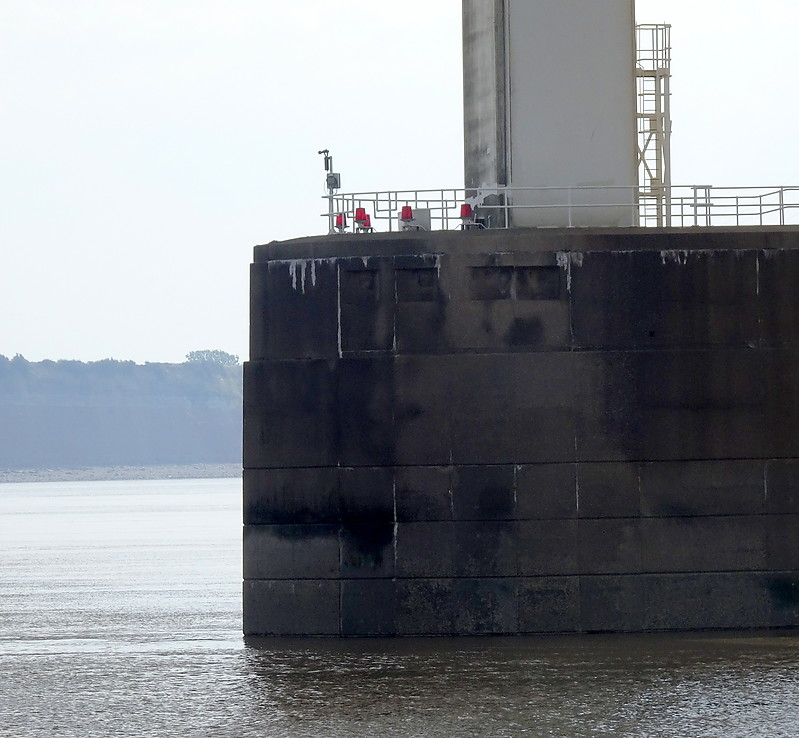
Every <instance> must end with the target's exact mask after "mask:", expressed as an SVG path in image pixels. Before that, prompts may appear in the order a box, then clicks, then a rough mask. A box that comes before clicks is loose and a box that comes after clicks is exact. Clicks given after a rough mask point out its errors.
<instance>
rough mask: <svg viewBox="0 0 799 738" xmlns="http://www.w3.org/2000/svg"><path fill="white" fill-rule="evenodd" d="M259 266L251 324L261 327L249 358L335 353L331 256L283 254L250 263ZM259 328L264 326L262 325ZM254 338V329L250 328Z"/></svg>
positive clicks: (334, 279)
mask: <svg viewBox="0 0 799 738" xmlns="http://www.w3.org/2000/svg"><path fill="white" fill-rule="evenodd" d="M254 268H255V269H257V270H259V271H262V270H265V272H266V273H265V274H263V273H262V275H261V279H262V280H263V281H262V282H261V285H260V288H261V290H262V292H261V295H260V296H259V297H257V298H256V297H254V298H253V299H254V300H258V302H259V303H260V304H258V305H254V306H253V311H252V314H255V312H256V310H257V312H261V311H263V313H262V314H261V315H260V316H259V317H258V320H257V321H256V325H255V326H254V328H255V329H256V330H257V326H258V325H259V323H260V325H261V326H262V327H263V329H262V330H261V331H258V333H260V334H261V336H262V340H261V341H258V340H256V343H255V345H254V346H253V347H251V349H252V350H253V351H254V353H253V354H252V358H266V359H298V358H334V357H336V356H337V354H338V310H337V295H336V290H337V287H336V284H337V274H336V272H337V265H336V263H335V261H332V260H315V259H288V260H281V261H273V262H270V263H269V264H256V265H254ZM264 329H265V330H264ZM253 333H254V335H255V338H256V339H257V338H258V333H256V331H254V332H253Z"/></svg>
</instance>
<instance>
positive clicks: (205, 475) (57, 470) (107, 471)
mask: <svg viewBox="0 0 799 738" xmlns="http://www.w3.org/2000/svg"><path fill="white" fill-rule="evenodd" d="M235 477H241V463H235V464H163V465H154V466H80V467H52V468H40V469H0V484H9V483H14V482H100V481H113V480H136V479H141V480H144V479H226V478H235Z"/></svg>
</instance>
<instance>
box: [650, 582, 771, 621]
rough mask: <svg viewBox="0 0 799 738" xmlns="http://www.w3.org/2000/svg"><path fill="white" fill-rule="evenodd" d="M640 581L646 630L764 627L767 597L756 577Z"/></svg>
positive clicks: (767, 609) (767, 615) (767, 608)
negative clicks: (642, 589)
mask: <svg viewBox="0 0 799 738" xmlns="http://www.w3.org/2000/svg"><path fill="white" fill-rule="evenodd" d="M642 581H643V583H644V591H645V609H646V618H645V621H644V627H645V628H646V629H647V630H704V629H711V628H763V627H767V626H768V623H769V617H770V608H769V597H768V594H767V592H766V590H765V588H764V586H763V582H762V580H761V579H760V577H759V576H757V575H754V574H746V573H740V572H735V573H730V574H665V575H659V576H645V577H642Z"/></svg>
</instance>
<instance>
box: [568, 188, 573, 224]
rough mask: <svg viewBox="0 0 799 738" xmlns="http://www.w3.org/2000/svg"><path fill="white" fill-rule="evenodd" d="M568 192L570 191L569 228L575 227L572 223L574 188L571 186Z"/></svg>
mask: <svg viewBox="0 0 799 738" xmlns="http://www.w3.org/2000/svg"><path fill="white" fill-rule="evenodd" d="M568 193H569V200H568V201H569V228H573V227H574V226H573V225H572V188H571V187H569V189H568Z"/></svg>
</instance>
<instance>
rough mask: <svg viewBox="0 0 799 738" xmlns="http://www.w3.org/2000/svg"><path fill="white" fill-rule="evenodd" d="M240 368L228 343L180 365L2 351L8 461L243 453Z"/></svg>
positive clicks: (19, 464) (2, 458)
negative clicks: (35, 357) (34, 357)
mask: <svg viewBox="0 0 799 738" xmlns="http://www.w3.org/2000/svg"><path fill="white" fill-rule="evenodd" d="M241 372H242V367H241V365H240V364H239V361H238V357H236V356H234V355H232V354H228V353H226V352H224V351H219V350H208V351H193V352H191V353H189V354H188V355H187V356H186V361H185V362H184V363H181V364H166V363H145V364H136V363H135V362H133V361H118V360H115V359H104V360H102V361H90V362H82V361H69V360H60V361H48V360H45V361H37V362H32V361H27V360H26V359H25V358H24V357H23V356H21V355H19V354H17V355H16V356H14V357H12V358H8V357H6V356H2V355H0V467H3V468H25V467H42V466H44V467H48V466H92V465H97V466H104V465H148V464H190V463H232V462H238V461H240V460H241V422H242V421H241V403H242V373H241Z"/></svg>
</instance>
